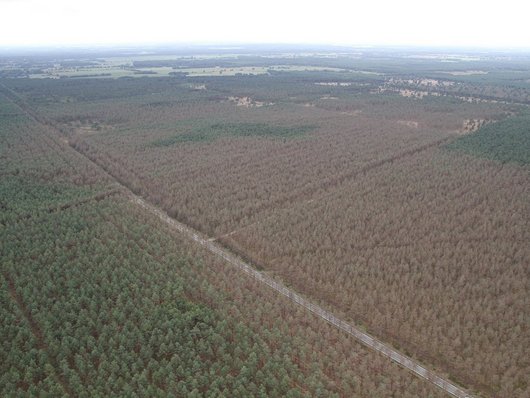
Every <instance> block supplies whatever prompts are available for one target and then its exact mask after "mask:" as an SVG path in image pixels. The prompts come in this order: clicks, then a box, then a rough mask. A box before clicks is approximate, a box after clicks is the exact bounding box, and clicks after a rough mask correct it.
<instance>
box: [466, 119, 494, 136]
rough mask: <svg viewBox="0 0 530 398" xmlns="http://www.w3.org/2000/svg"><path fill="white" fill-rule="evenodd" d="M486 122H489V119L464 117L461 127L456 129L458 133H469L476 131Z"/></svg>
mask: <svg viewBox="0 0 530 398" xmlns="http://www.w3.org/2000/svg"><path fill="white" fill-rule="evenodd" d="M486 123H490V121H488V120H485V119H465V120H464V121H463V122H462V127H461V128H460V129H459V130H458V133H460V134H469V133H473V132H475V131H477V130H478V129H479V128H481V127H482V126H484V125H485V124H486Z"/></svg>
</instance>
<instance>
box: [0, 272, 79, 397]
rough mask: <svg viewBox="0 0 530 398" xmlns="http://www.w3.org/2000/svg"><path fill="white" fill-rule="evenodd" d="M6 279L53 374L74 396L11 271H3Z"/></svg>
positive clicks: (68, 394) (16, 303)
mask: <svg viewBox="0 0 530 398" xmlns="http://www.w3.org/2000/svg"><path fill="white" fill-rule="evenodd" d="M3 276H4V279H5V280H6V282H7V289H8V291H9V295H10V296H11V299H12V300H13V302H14V303H15V305H16V307H17V308H18V310H19V311H20V313H21V314H22V316H23V317H24V319H25V320H26V322H27V323H28V325H29V329H30V331H31V333H32V334H33V337H34V338H35V340H36V343H37V348H38V349H39V350H42V351H44V352H45V353H46V355H47V356H48V360H49V364H50V365H51V366H52V368H53V374H54V377H55V380H56V381H57V382H58V383H59V385H60V386H61V387H62V389H63V391H64V392H65V394H66V395H67V396H70V397H73V396H74V393H73V392H72V389H71V388H70V385H69V384H68V380H66V377H65V376H64V374H63V373H62V372H60V371H59V369H60V367H59V364H58V363H57V358H55V357H54V356H52V355H51V354H50V350H49V348H48V345H47V344H46V340H45V338H44V335H43V333H42V330H41V328H40V326H39V325H38V323H37V321H35V319H34V318H33V315H32V314H31V311H30V310H29V308H28V306H27V305H26V303H24V300H23V299H22V296H21V295H20V294H19V293H18V292H17V289H16V287H15V281H14V280H13V278H12V277H11V275H9V273H7V271H6V272H4V273H3Z"/></svg>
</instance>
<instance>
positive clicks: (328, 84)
mask: <svg viewBox="0 0 530 398" xmlns="http://www.w3.org/2000/svg"><path fill="white" fill-rule="evenodd" d="M315 84H316V85H317V86H333V87H347V86H351V85H352V84H353V83H350V82H316V83H315Z"/></svg>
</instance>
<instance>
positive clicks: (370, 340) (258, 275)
mask: <svg viewBox="0 0 530 398" xmlns="http://www.w3.org/2000/svg"><path fill="white" fill-rule="evenodd" d="M0 88H3V89H4V90H3V91H4V93H5V91H7V93H5V94H7V95H6V97H7V98H8V99H9V100H11V101H12V102H13V103H14V104H15V105H17V106H18V107H19V108H20V109H22V110H23V111H24V112H25V113H26V114H27V115H28V116H30V118H31V119H33V120H35V121H36V122H38V123H41V124H44V125H47V126H49V127H52V128H53V129H54V130H55V132H56V133H57V134H58V136H57V137H55V138H56V139H57V141H58V143H59V144H60V145H61V146H64V148H65V150H68V148H70V149H72V150H74V151H76V152H77V153H78V154H80V155H81V156H82V157H83V158H85V159H86V160H87V161H89V162H91V163H92V164H94V165H95V167H97V168H98V169H100V170H102V172H103V173H104V174H106V175H108V176H109V177H111V178H112V179H113V180H114V181H116V184H118V185H119V186H121V187H122V189H123V191H124V192H125V193H126V195H128V196H129V198H130V200H131V201H132V202H133V203H134V204H136V205H138V206H139V207H141V208H143V209H144V210H146V211H147V212H149V213H151V214H152V215H153V216H156V217H157V218H159V219H160V220H161V221H163V222H164V223H166V224H167V225H169V226H170V227H171V228H172V229H174V230H176V231H178V232H179V233H181V234H183V235H185V236H186V237H188V238H189V239H191V240H193V241H194V242H196V243H197V244H199V245H201V246H203V247H204V248H206V249H207V250H208V251H210V252H211V253H213V254H215V255H217V256H219V257H221V258H223V259H224V260H225V261H226V262H228V263H229V264H231V265H233V266H235V267H236V268H238V269H239V270H241V271H243V272H244V273H246V274H247V275H249V276H250V277H252V278H254V279H255V280H257V281H258V282H260V283H263V284H264V285H266V286H269V287H270V288H272V289H273V290H275V291H276V292H278V293H280V294H282V295H283V296H285V297H287V298H288V299H289V300H290V301H292V302H294V303H296V304H298V305H300V306H302V307H304V308H305V309H306V310H307V311H309V312H311V313H313V314H314V315H316V316H318V317H320V318H322V319H323V320H325V321H326V322H328V323H330V324H331V325H333V326H334V327H336V328H338V329H340V330H342V331H344V332H346V333H347V334H349V335H350V336H353V337H354V338H355V339H356V340H357V341H359V342H360V343H362V344H364V345H365V346H367V347H369V348H371V349H373V350H375V351H377V352H379V353H380V354H382V355H384V356H385V357H388V358H390V359H391V360H392V361H394V362H396V363H398V364H400V365H401V366H402V367H403V368H405V369H408V370H409V371H411V372H413V373H414V374H416V375H417V376H419V377H420V378H422V379H424V380H427V381H429V382H431V383H432V384H434V385H436V386H438V387H440V388H441V389H442V390H444V391H445V392H447V393H448V394H450V395H452V396H453V397H457V398H472V396H471V395H470V394H469V393H467V392H466V391H465V390H464V389H462V388H460V387H458V386H456V385H455V384H453V383H451V382H449V381H448V380H446V379H444V378H443V377H441V376H439V375H437V374H436V373H435V372H434V371H431V370H428V369H427V368H425V367H424V366H422V365H421V364H420V363H419V362H418V361H417V360H414V359H412V358H410V357H408V356H407V355H405V354H402V353H400V352H399V351H397V350H396V349H394V348H392V347H390V346H389V345H387V344H385V343H383V342H381V341H379V340H378V339H376V338H375V337H373V336H371V335H370V334H368V333H365V332H363V331H361V330H360V329H359V328H357V327H355V326H354V325H352V324H349V323H347V322H345V321H343V320H342V319H339V318H337V317H336V316H335V315H333V314H332V313H331V312H329V311H327V310H325V309H323V308H322V307H320V306H319V305H317V304H314V303H312V302H311V301H309V300H308V299H306V298H304V297H302V296H300V295H299V294H298V293H296V292H295V291H293V290H292V289H289V288H288V287H286V286H284V285H283V284H281V283H279V282H277V281H275V280H274V279H273V278H271V277H270V276H268V275H266V274H264V273H262V272H260V271H258V270H256V269H255V268H253V267H252V266H251V265H250V264H248V263H247V262H245V261H243V260H241V259H240V258H239V257H237V256H236V255H234V254H232V253H231V252H230V251H229V250H228V249H226V248H224V247H222V246H220V245H219V244H217V243H216V242H215V241H214V240H213V239H211V238H209V237H205V236H203V235H202V234H201V233H200V232H198V231H196V230H194V229H193V228H191V227H189V226H187V225H185V224H183V223H180V222H178V221H176V220H175V219H173V218H171V217H170V216H169V215H168V214H167V213H165V212H164V211H163V210H161V209H159V208H157V207H155V206H154V205H152V204H150V203H148V202H146V201H145V200H144V199H143V198H141V197H139V196H138V195H136V194H134V193H133V192H132V191H131V190H130V189H129V188H128V187H127V186H126V185H124V184H122V183H121V182H119V181H118V180H117V179H116V178H115V177H114V176H113V175H112V174H111V173H109V172H108V171H107V170H105V169H104V168H103V167H101V166H100V165H99V164H97V163H96V162H94V161H93V160H91V159H90V158H88V157H87V156H86V155H84V154H83V153H82V152H80V151H77V150H76V149H75V148H73V147H72V146H69V145H68V144H67V141H66V142H65V140H64V136H63V134H62V133H61V132H60V130H59V129H58V128H57V127H56V126H54V124H53V123H52V122H50V121H48V120H46V119H45V118H44V117H42V116H41V115H39V114H37V113H36V112H35V111H33V110H32V109H30V108H29V106H28V105H27V104H25V102H24V101H23V100H22V99H21V98H20V97H19V96H18V95H17V94H16V93H15V92H13V91H12V90H11V89H9V88H7V87H5V86H3V85H1V84H0ZM61 138H62V139H61Z"/></svg>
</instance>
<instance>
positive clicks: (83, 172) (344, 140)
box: [0, 53, 530, 397]
mask: <svg viewBox="0 0 530 398" xmlns="http://www.w3.org/2000/svg"><path fill="white" fill-rule="evenodd" d="M103 55H104V56H105V57H103ZM407 56H408V55H407ZM56 57H59V56H58V55H56ZM77 57H78V58H77V60H76V61H75V62H74V61H71V54H68V56H66V55H65V56H64V64H62V63H61V58H56V59H45V58H44V59H38V60H33V62H29V63H28V62H27V61H24V62H26V63H22V62H21V61H20V60H19V59H17V58H14V59H13V60H11V63H10V64H9V67H7V66H5V67H4V68H3V69H2V65H1V64H0V73H2V74H1V75H0V148H1V155H0V175H1V176H2V179H1V183H0V192H1V196H0V207H1V209H2V212H1V216H0V223H1V225H2V228H1V232H0V234H1V235H2V242H3V244H2V248H1V251H0V257H1V258H2V268H1V274H0V279H1V280H0V282H1V285H2V290H1V296H0V297H1V300H2V321H1V323H0V327H1V328H2V336H3V337H4V338H3V343H2V345H1V347H0V348H1V351H2V354H1V357H2V358H4V359H3V360H2V364H1V365H0V366H1V367H2V371H1V372H0V373H1V379H0V391H1V395H5V396H25V395H30V396H33V395H51V396H100V395H107V396H109V395H111V396H112V395H113V396H116V395H125V396H196V397H199V396H205V397H206V396H208V397H220V396H225V397H233V396H234V397H236V396H239V397H251V396H254V397H264V396H290V397H301V396H322V397H324V396H326V397H327V396H336V397H351V396H365V397H374V396H377V397H379V396H381V397H391V396H400V397H402V396H403V397H407V396H409V397H416V396H422V397H437V396H443V395H444V394H443V391H442V390H441V389H438V388H437V387H436V386H434V385H433V384H431V383H429V382H427V381H425V380H422V379H420V378H417V377H416V376H414V375H413V374H411V373H410V372H408V371H407V370H406V369H403V368H401V367H399V366H398V365H397V364H395V363H393V362H392V361H390V360H389V359H388V358H384V357H382V356H381V355H379V354H377V353H375V352H373V351H371V350H369V349H367V348H366V347H364V346H362V345H360V344H359V343H358V342H357V341H355V339H353V338H351V337H350V336H348V335H346V334H344V333H342V332H341V331H340V330H336V329H334V328H333V327H332V326H330V325H328V324H326V323H325V322H323V321H322V320H321V319H318V318H317V317H315V316H313V315H311V314H308V313H306V312H304V311H303V309H302V308H300V307H297V306H296V305H294V304H293V303H292V302H290V301H289V300H287V299H286V298H284V297H281V296H278V295H277V294H275V293H274V292H273V291H271V290H270V289H268V288H267V287H265V286H262V285H260V284H259V283H258V282H256V281H255V280H253V279H251V278H249V277H248V276H246V275H244V274H242V273H240V272H238V271H237V269H234V268H233V267H230V265H229V264H227V263H225V262H223V260H222V259H221V258H218V257H216V256H215V255H214V254H212V253H209V252H208V251H207V250H204V248H201V247H199V246H197V245H194V244H193V242H190V241H189V240H188V239H186V237H185V236H181V235H179V234H178V233H176V232H175V231H173V230H170V229H169V228H168V227H167V225H164V224H163V223H162V222H160V220H156V219H153V217H151V216H150V215H149V214H147V213H146V212H145V211H143V210H142V209H141V208H138V206H135V205H134V203H133V202H131V200H130V195H129V194H128V192H129V191H131V192H133V193H134V194H136V195H138V196H139V197H141V198H143V199H145V200H146V201H148V202H149V203H150V204H152V205H154V206H156V207H158V208H160V209H162V210H163V211H164V212H166V213H167V214H168V215H169V216H170V217H172V218H174V219H175V220H177V221H179V222H181V223H184V224H185V225H187V226H189V227H190V228H193V229H195V230H197V231H198V233H201V234H203V235H204V236H206V237H208V238H209V239H211V240H212V241H215V242H217V243H219V244H220V245H222V246H223V247H224V248H226V249H227V250H230V251H231V252H232V253H235V254H237V255H238V256H240V257H241V258H242V259H244V260H246V261H248V262H249V263H250V264H251V265H252V266H253V267H255V268H256V269H258V270H260V271H262V272H263V273H265V274H266V275H269V276H271V277H273V278H275V279H276V280H278V281H280V282H281V283H283V284H284V285H286V286H288V287H289V288H291V289H293V290H294V291H296V292H299V293H300V294H302V295H304V297H306V298H308V299H310V300H312V301H313V302H315V303H318V304H319V305H320V306H322V307H323V308H325V309H327V310H329V311H331V312H333V313H334V314H335V315H336V316H338V317H340V318H341V319H343V320H345V321H348V322H351V323H352V324H355V325H357V326H359V327H360V328H362V329H363V330H366V331H367V332H369V333H371V334H372V335H373V336H376V337H377V338H379V339H381V340H382V341H384V342H386V343H388V344H390V345H392V346H393V347H394V348H396V349H398V350H400V352H403V353H405V354H406V355H408V356H410V357H411V358H413V359H414V360H417V361H419V362H420V363H422V364H424V365H425V366H427V367H429V368H431V369H434V370H435V371H436V372H438V373H439V374H441V375H444V376H445V377H447V379H448V380H451V381H452V382H454V383H456V384H458V385H459V386H461V387H462V388H465V389H467V390H468V391H470V394H473V395H475V396H480V397H490V396H491V397H526V396H528V394H529V393H530V385H529V380H528V374H529V373H530V363H529V362H528V358H529V357H530V351H529V347H530V334H529V328H528V319H529V317H530V312H529V308H530V306H529V305H528V304H529V298H530V297H529V295H528V292H529V283H530V274H529V268H528V264H529V262H530V247H529V245H528V242H529V241H530V232H529V231H530V228H529V221H530V207H529V206H530V203H529V202H528V197H529V194H530V174H529V171H530V170H529V169H528V165H529V160H530V131H529V130H528V126H529V121H530V119H529V113H528V106H529V103H530V102H529V101H530V83H528V82H530V73H529V72H528V63H527V61H528V60H526V59H525V58H517V57H513V59H511V60H499V57H492V58H487V57H486V58H479V59H477V60H476V61H475V62H474V63H472V62H471V65H470V61H469V60H466V61H454V62H451V63H444V62H440V60H436V59H429V60H424V59H417V60H414V61H408V58H407V60H405V58H406V57H405V56H404V55H403V54H399V53H385V55H384V56H383V55H381V54H378V53H373V54H368V55H366V56H365V57H361V58H359V57H357V56H355V57H354V56H347V55H337V56H334V55H333V54H328V55H327V56H326V57H320V58H319V57H317V56H311V57H307V56H300V57H284V56H282V55H280V54H272V55H271V54H267V56H261V55H260V54H259V53H258V54H255V53H249V54H241V55H236V56H230V57H225V56H224V55H222V54H221V55H219V56H217V57H211V56H208V57H206V56H205V57H204V58H201V57H200V56H195V57H192V58H190V57H186V56H180V55H179V54H176V55H175V54H173V55H171V56H169V55H168V57H167V59H164V56H163V55H157V57H153V59H148V57H144V56H138V57H136V58H135V59H133V61H131V64H130V65H119V66H118V67H119V69H120V72H119V74H120V75H119V76H118V74H115V76H113V75H112V74H113V73H114V72H112V71H111V72H110V76H109V75H102V74H103V73H105V72H104V71H105V70H106V68H109V67H110V66H109V65H112V68H117V66H116V65H117V62H113V61H112V57H111V56H110V55H109V54H93V55H90V56H88V55H84V56H80V55H77ZM120 59H121V58H120ZM17 62H18V63H17ZM72 62H74V63H72ZM58 64H60V65H61V66H60V67H59V69H57V67H56V66H54V67H53V68H54V69H53V73H55V74H57V73H58V74H61V73H67V72H68V73H73V72H72V68H77V70H76V71H75V73H76V75H75V76H73V75H72V76H70V77H60V78H55V77H53V78H52V77H50V76H38V77H35V76H33V78H31V69H34V72H39V74H44V75H46V73H52V67H51V65H58ZM13 65H15V66H13ZM279 66H282V67H279ZM61 68H63V69H61ZM130 68H135V70H140V71H143V72H145V73H141V74H139V75H140V76H143V77H138V76H136V77H129V76H125V77H120V76H121V75H122V74H126V73H129V69H130ZM157 68H158V69H157ZM160 68H170V69H171V70H172V71H177V72H178V71H179V70H180V71H182V70H184V69H185V70H187V71H188V70H191V68H203V69H204V68H262V69H263V70H264V71H265V72H264V73H260V74H240V75H233V74H232V75H230V74H219V75H215V76H214V75H211V76H210V75H200V76H193V75H192V74H183V73H180V72H179V73H176V74H172V75H170V74H160V73H158V72H157V73H155V72H154V71H157V70H158V71H159V72H160V70H161V69H160ZM525 68H526V69H525ZM37 69H38V71H37ZM167 70H169V69H167ZM250 70H252V69H250ZM260 70H261V69H260ZM15 71H18V72H15ZM47 71H48V72H47ZM149 71H151V72H153V73H150V72H149ZM477 71H479V72H480V73H478V72H477ZM42 72H44V73H42ZM133 72H134V71H133ZM116 73H117V72H116Z"/></svg>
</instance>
